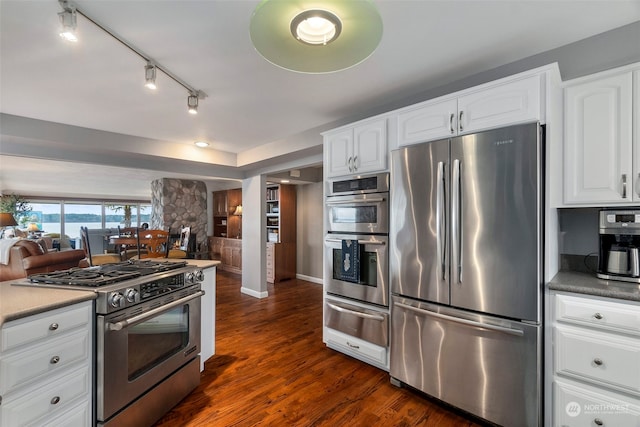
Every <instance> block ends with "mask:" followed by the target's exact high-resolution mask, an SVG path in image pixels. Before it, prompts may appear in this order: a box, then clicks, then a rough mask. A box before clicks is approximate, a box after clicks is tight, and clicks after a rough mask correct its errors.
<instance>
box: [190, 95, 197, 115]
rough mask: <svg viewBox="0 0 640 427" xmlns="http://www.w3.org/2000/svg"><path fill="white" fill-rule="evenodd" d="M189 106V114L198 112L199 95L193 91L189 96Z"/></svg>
mask: <svg viewBox="0 0 640 427" xmlns="http://www.w3.org/2000/svg"><path fill="white" fill-rule="evenodd" d="M187 107H189V114H198V95H197V94H194V93H192V94H191V95H189V96H188V97H187Z"/></svg>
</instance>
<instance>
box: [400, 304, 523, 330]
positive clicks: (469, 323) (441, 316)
mask: <svg viewBox="0 0 640 427" xmlns="http://www.w3.org/2000/svg"><path fill="white" fill-rule="evenodd" d="M395 305H396V306H397V307H400V308H404V309H406V310H410V311H414V312H416V313H419V314H424V315H426V316H431V317H435V318H437V319H442V320H446V321H449V322H455V323H461V324H463V325H467V326H472V327H474V328H481V329H487V330H490V331H495V332H503V333H505V334H510V335H516V336H519V337H521V336H524V331H522V330H520V329H513V328H508V327H505V326H498V325H490V324H487V323H481V322H475V321H473V320H467V319H462V318H459V317H453V316H447V315H446V314H440V313H436V312H433V311H429V310H423V309H421V308H417V307H413V306H411V305H407V304H403V303H401V302H396V303H395Z"/></svg>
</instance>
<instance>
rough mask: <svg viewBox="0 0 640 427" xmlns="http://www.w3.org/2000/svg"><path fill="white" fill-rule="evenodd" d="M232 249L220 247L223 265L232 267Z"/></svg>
mask: <svg viewBox="0 0 640 427" xmlns="http://www.w3.org/2000/svg"><path fill="white" fill-rule="evenodd" d="M232 249H233V248H231V247H229V246H223V247H222V259H221V262H222V263H223V264H225V265H232V261H231V260H232V259H233V253H232Z"/></svg>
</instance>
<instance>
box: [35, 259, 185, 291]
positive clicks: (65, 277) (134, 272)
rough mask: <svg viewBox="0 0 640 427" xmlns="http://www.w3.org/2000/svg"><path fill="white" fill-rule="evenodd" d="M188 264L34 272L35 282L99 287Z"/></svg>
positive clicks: (150, 263) (143, 263)
mask: <svg viewBox="0 0 640 427" xmlns="http://www.w3.org/2000/svg"><path fill="white" fill-rule="evenodd" d="M186 265H187V262H186V261H182V262H172V261H146V260H143V261H126V262H120V263H115V264H105V265H101V266H96V267H89V268H72V269H70V270H63V271H56V272H52V273H41V274H32V275H30V276H29V277H28V278H29V280H30V281H31V283H35V284H38V283H40V284H54V285H69V286H86V287H93V288H97V287H100V286H105V285H110V284H113V283H118V282H122V281H125V280H129V279H134V278H136V277H140V276H146V275H149V274H154V273H160V272H163V271H168V270H174V269H177V268H181V267H184V266H186Z"/></svg>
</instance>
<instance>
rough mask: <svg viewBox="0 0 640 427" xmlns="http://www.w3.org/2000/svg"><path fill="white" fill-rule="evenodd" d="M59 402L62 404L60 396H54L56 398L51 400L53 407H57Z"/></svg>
mask: <svg viewBox="0 0 640 427" xmlns="http://www.w3.org/2000/svg"><path fill="white" fill-rule="evenodd" d="M59 402H60V396H54V397H53V398H52V399H51V404H52V405H57V404H58V403H59Z"/></svg>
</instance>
